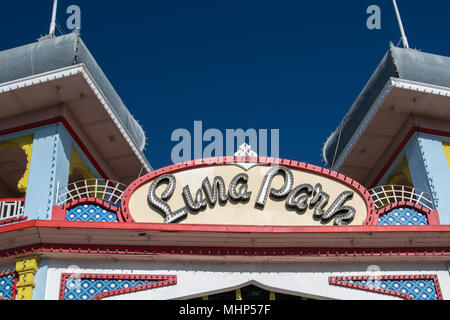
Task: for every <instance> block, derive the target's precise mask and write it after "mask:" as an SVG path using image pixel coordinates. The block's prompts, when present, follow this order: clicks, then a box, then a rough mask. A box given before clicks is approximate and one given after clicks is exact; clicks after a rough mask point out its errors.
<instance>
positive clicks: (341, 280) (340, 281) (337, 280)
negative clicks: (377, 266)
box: [328, 274, 443, 300]
mask: <svg viewBox="0 0 450 320" xmlns="http://www.w3.org/2000/svg"><path fill="white" fill-rule="evenodd" d="M373 279H374V276H349V277H329V278H328V283H329V284H330V285H333V286H340V287H347V288H352V289H357V290H363V291H370V292H376V293H381V294H386V295H391V296H396V297H400V298H403V299H405V300H414V298H413V297H412V296H410V295H407V294H405V293H403V292H398V291H394V290H386V289H380V288H375V287H369V286H364V285H361V284H356V283H350V282H349V281H368V280H373ZM376 279H377V280H433V282H434V288H435V289H436V295H437V298H438V300H443V297H442V291H441V286H440V285H439V280H438V277H437V275H435V274H427V275H383V276H376Z"/></svg>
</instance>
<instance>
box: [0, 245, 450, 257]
mask: <svg viewBox="0 0 450 320" xmlns="http://www.w3.org/2000/svg"><path fill="white" fill-rule="evenodd" d="M43 253H69V254H103V255H105V254H106V255H108V254H114V255H128V256H177V255H185V256H195V255H200V256H224V255H227V256H244V257H245V256H247V257H250V256H254V257H256V256H259V257H261V256H267V257H289V256H291V257H308V258H333V257H334V258H361V257H377V258H380V257H430V256H432V257H450V247H439V248H434V247H408V248H399V247H391V248H389V247H386V248H330V247H328V248H325V247H321V248H317V247H311V248H310V247H300V248H299V247H295V248H288V247H282V248H279V247H277V248H268V247H257V248H252V247H205V246H203V247H197V246H195V247H194V246H184V247H183V246H130V245H127V246H125V245H122V246H115V245H95V244H92V245H80V244H35V245H30V246H24V247H19V248H14V249H7V250H2V251H0V259H1V258H9V257H14V256H22V255H28V254H43Z"/></svg>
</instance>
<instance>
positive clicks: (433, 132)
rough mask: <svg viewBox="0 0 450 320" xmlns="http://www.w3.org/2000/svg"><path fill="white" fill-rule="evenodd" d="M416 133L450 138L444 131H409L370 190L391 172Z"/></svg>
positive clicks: (415, 128) (449, 133)
mask: <svg viewBox="0 0 450 320" xmlns="http://www.w3.org/2000/svg"><path fill="white" fill-rule="evenodd" d="M415 133H426V134H432V135H437V136H444V137H450V131H442V130H436V129H430V128H424V127H419V126H413V127H412V128H411V129H410V130H409V131H408V133H407V134H406V135H405V137H404V138H403V139H402V141H401V142H400V143H399V145H398V146H397V148H396V149H395V150H394V152H393V153H392V155H391V156H390V158H389V159H388V161H387V162H386V164H385V165H384V167H383V168H382V169H381V170H380V172H379V173H378V175H377V176H376V177H375V179H374V180H373V182H372V184H371V186H370V189H372V188H374V187H375V186H376V185H377V184H378V182H379V181H380V180H381V178H382V177H383V176H384V175H385V173H386V172H387V171H388V170H389V168H390V167H391V165H392V163H393V162H394V161H395V159H396V158H397V156H398V155H399V154H400V152H401V151H402V150H403V148H404V147H405V145H406V144H407V143H408V142H409V140H410V139H411V137H412V136H413V135H414V134H415Z"/></svg>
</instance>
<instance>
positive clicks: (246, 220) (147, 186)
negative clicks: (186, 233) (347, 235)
mask: <svg viewBox="0 0 450 320" xmlns="http://www.w3.org/2000/svg"><path fill="white" fill-rule="evenodd" d="M248 160H249V159H247V161H246V162H239V161H238V159H234V160H233V161H230V160H229V159H228V161H226V162H225V161H222V162H220V161H218V162H219V163H218V162H217V161H208V160H197V161H194V162H187V163H183V164H179V165H174V166H170V167H167V168H164V169H160V170H157V171H154V172H152V173H150V174H148V175H146V176H144V177H142V178H140V179H138V180H136V181H135V182H134V183H132V184H131V185H130V187H129V188H128V189H127V190H126V192H125V193H124V197H123V203H122V208H125V211H126V214H128V215H129V216H130V217H131V218H132V220H133V221H135V222H147V223H148V222H150V223H186V224H224V225H266V226H275V225H278V226H282V225H286V226H313V225H333V224H334V225H361V224H362V223H363V222H364V220H365V219H366V216H367V212H368V207H369V204H368V202H367V195H366V193H367V190H365V189H364V188H362V187H361V186H360V185H359V184H357V183H355V182H354V181H353V180H351V179H348V178H347V177H345V176H342V175H339V174H337V173H334V174H333V173H332V172H330V171H329V170H326V169H322V168H319V167H315V166H311V165H307V164H304V163H298V162H296V161H286V160H277V159H276V161H271V162H268V161H261V160H260V159H254V161H253V162H252V161H248Z"/></svg>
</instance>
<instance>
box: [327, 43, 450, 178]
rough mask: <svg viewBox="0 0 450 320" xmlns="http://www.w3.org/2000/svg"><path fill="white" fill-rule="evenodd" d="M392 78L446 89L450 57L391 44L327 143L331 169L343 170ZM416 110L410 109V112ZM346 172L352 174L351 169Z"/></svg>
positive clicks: (449, 75)
mask: <svg viewBox="0 0 450 320" xmlns="http://www.w3.org/2000/svg"><path fill="white" fill-rule="evenodd" d="M392 79H400V80H404V81H410V82H411V83H412V82H414V83H417V84H426V85H429V86H434V87H439V88H443V89H445V88H450V58H449V57H444V56H439V55H435V54H430V53H424V52H421V51H418V50H414V49H403V48H398V47H395V46H393V45H392V44H391V45H390V48H389V50H388V52H387V53H386V55H385V56H384V58H383V59H382V61H381V62H380V64H379V65H378V67H377V68H376V70H375V72H374V73H373V74H372V76H371V77H370V79H369V81H368V82H367V84H366V85H365V87H364V88H363V89H362V91H361V93H360V94H359V96H358V98H357V99H356V101H355V102H354V103H353V105H352V107H351V108H350V110H349V111H348V112H347V114H346V115H345V117H344V119H343V120H342V121H341V123H340V125H339V126H338V128H337V129H336V130H335V131H334V132H333V133H332V134H331V136H330V137H329V138H328V139H327V141H326V142H325V146H324V148H323V159H324V161H325V162H326V164H327V165H328V166H331V167H332V169H334V170H340V169H341V167H342V164H343V162H344V161H345V158H346V157H347V156H348V154H347V153H348V152H349V150H351V149H352V146H353V144H354V143H355V141H356V140H358V139H359V137H360V136H361V135H362V132H363V131H364V129H365V128H367V126H368V123H369V122H370V121H371V119H372V117H373V114H371V113H376V112H377V111H378V109H376V110H375V109H374V108H373V106H374V105H375V104H376V103H378V104H381V103H382V102H383V101H384V100H385V98H386V96H387V95H388V93H389V92H388V91H389V90H390V89H389V88H391V87H392V86H390V87H389V83H390V81H392ZM388 87H389V88H388ZM431 109H432V108H431V106H430V107H428V111H426V112H433V111H432V110H431ZM414 112H415V111H411V114H412V113H414ZM422 113H424V112H422ZM421 115H425V114H421ZM426 116H430V117H435V115H434V116H433V115H428V114H427V115H426ZM397 125H398V127H401V125H402V123H397ZM380 130H381V128H380ZM367 148H370V146H367ZM375 160H376V159H375ZM346 174H347V175H350V176H352V175H351V174H349V172H347V173H346ZM352 178H359V179H360V181H363V180H364V177H363V175H361V176H358V177H357V175H353V176H352Z"/></svg>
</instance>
